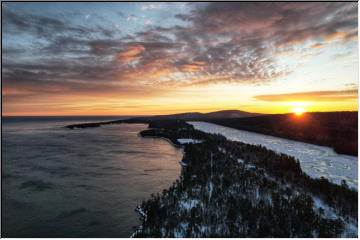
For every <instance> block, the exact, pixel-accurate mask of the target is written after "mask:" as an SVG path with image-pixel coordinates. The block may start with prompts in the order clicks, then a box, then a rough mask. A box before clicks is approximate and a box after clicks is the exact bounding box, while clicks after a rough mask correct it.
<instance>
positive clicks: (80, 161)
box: [2, 118, 182, 237]
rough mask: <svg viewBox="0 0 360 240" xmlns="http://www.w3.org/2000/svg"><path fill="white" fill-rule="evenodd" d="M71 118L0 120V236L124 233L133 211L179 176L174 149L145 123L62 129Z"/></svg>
mask: <svg viewBox="0 0 360 240" xmlns="http://www.w3.org/2000/svg"><path fill="white" fill-rule="evenodd" d="M116 119H119V118H116ZM99 120H107V119H99V118H97V119H93V121H99ZM87 121H90V119H87ZM75 122H84V119H76V118H73V119H66V118H65V119H46V118H43V119H25V120H24V119H22V120H21V119H20V120H19V119H17V120H16V119H15V120H14V119H11V120H6V119H5V120H3V159H2V163H3V170H2V174H3V179H2V180H3V185H2V186H3V192H2V204H3V206H2V214H3V218H2V220H3V225H2V227H3V228H2V233H3V236H17V237H41V236H43V237H128V236H129V235H131V233H132V232H133V229H132V227H133V226H136V225H138V224H139V220H138V214H137V213H136V212H134V208H135V207H136V206H137V205H138V204H139V203H141V201H142V200H144V199H147V198H148V197H149V196H150V194H151V193H156V192H160V191H162V190H163V189H165V188H168V187H169V186H170V185H171V184H172V182H173V181H175V180H176V179H177V178H178V177H179V174H180V165H179V164H178V162H179V161H180V160H181V158H182V152H181V151H180V150H179V149H176V148H174V147H173V146H171V145H170V144H169V143H168V142H166V141H164V140H162V139H152V138H141V137H139V136H138V135H137V134H138V133H139V132H140V131H141V130H143V129H146V128H147V126H146V125H144V124H120V125H107V126H103V127H100V128H87V129H75V130H70V129H65V128H63V127H62V126H64V125H66V124H71V123H75ZM85 122H86V121H85Z"/></svg>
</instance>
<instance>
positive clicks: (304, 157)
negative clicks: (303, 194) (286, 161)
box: [189, 122, 358, 189]
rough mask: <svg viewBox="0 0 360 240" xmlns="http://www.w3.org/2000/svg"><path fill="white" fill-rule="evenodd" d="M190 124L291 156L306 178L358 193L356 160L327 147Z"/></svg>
mask: <svg viewBox="0 0 360 240" xmlns="http://www.w3.org/2000/svg"><path fill="white" fill-rule="evenodd" d="M189 123H190V124H192V125H193V126H194V127H195V128H196V129H198V130H201V131H204V132H208V133H218V134H222V135H223V136H225V137H227V138H228V139H230V140H233V141H241V142H244V143H249V144H261V145H263V146H265V147H266V148H268V149H271V150H274V151H277V152H281V153H285V154H288V155H290V156H294V157H295V158H297V159H299V161H300V164H301V168H302V169H303V171H305V172H306V173H307V174H308V175H310V176H312V177H315V178H318V177H321V176H323V177H326V178H328V179H329V180H331V181H332V182H334V183H338V184H339V183H341V180H346V182H347V183H348V185H349V186H351V187H353V188H356V189H357V183H358V180H357V179H358V172H357V170H358V158H357V157H354V156H349V155H342V154H337V153H335V152H334V151H333V150H332V149H331V148H329V147H323V146H318V145H313V144H308V143H303V142H297V141H292V140H287V139H283V138H277V137H273V136H268V135H263V134H258V133H253V132H247V131H242V130H237V129H233V128H228V127H223V126H220V125H216V124H212V123H205V122H189Z"/></svg>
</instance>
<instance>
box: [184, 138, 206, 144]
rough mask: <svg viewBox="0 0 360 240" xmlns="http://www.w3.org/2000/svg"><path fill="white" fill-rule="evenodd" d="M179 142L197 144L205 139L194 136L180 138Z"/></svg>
mask: <svg viewBox="0 0 360 240" xmlns="http://www.w3.org/2000/svg"><path fill="white" fill-rule="evenodd" d="M178 142H179V143H180V144H189V143H191V144H196V143H202V142H204V140H198V139H192V138H178Z"/></svg>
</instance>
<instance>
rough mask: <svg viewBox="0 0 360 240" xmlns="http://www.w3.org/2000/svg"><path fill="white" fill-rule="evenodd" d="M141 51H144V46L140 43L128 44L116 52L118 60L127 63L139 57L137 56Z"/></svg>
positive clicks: (139, 57)
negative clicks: (135, 44) (128, 45)
mask: <svg viewBox="0 0 360 240" xmlns="http://www.w3.org/2000/svg"><path fill="white" fill-rule="evenodd" d="M143 51H145V48H144V47H143V46H141V45H138V46H130V47H129V48H128V49H126V50H124V51H122V52H120V53H119V54H118V60H119V61H121V62H125V63H127V62H131V61H135V60H138V59H141V58H142V56H139V54H140V53H142V52H143Z"/></svg>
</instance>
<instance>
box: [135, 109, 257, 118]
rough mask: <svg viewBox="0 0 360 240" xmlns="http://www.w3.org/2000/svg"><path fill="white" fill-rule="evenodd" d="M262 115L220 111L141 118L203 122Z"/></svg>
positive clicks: (238, 111)
mask: <svg viewBox="0 0 360 240" xmlns="http://www.w3.org/2000/svg"><path fill="white" fill-rule="evenodd" d="M260 115H263V114H260V113H250V112H245V111H240V110H222V111H216V112H209V113H200V112H187V113H177V114H170V115H156V116H151V117H141V119H144V120H163V119H164V120H165V119H181V120H205V119H216V118H244V117H255V116H260Z"/></svg>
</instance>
